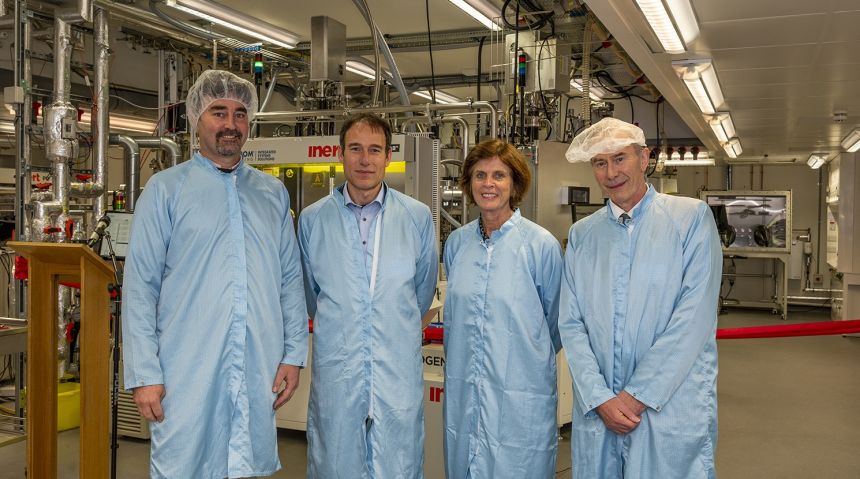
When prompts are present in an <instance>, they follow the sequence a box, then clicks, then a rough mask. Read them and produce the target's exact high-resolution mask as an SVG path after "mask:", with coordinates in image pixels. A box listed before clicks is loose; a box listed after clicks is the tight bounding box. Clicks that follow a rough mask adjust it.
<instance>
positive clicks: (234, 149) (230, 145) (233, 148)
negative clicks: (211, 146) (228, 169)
mask: <svg viewBox="0 0 860 479" xmlns="http://www.w3.org/2000/svg"><path fill="white" fill-rule="evenodd" d="M227 135H232V136H235V137H236V140H235V141H234V140H230V141H227V142H224V143H222V142H221V138H223V137H224V136H227ZM242 143H243V141H242V133H241V132H240V131H239V130H223V131H219V132H218V133H217V134H216V135H215V152H216V153H218V154H219V155H221V156H235V155H236V154H238V153H239V152H240V151H241V150H242Z"/></svg>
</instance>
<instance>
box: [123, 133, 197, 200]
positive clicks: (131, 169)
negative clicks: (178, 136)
mask: <svg viewBox="0 0 860 479" xmlns="http://www.w3.org/2000/svg"><path fill="white" fill-rule="evenodd" d="M110 144H111V145H119V146H122V147H123V148H124V149H125V153H126V166H125V188H126V192H125V193H126V195H125V209H126V211H129V212H134V206H135V204H136V203H137V197H138V195H139V193H140V175H139V173H138V172H139V171H140V150H141V148H146V149H161V150H164V151H165V152H167V153H168V154H169V155H170V166H176V164H177V163H179V157H180V156H181V155H182V148H181V147H180V146H179V144H178V143H176V142H175V141H173V140H171V139H170V138H165V137H160V138H159V137H142V138H133V137H130V136H126V135H110Z"/></svg>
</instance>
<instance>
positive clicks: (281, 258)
mask: <svg viewBox="0 0 860 479" xmlns="http://www.w3.org/2000/svg"><path fill="white" fill-rule="evenodd" d="M186 111H187V114H188V120H189V124H190V125H192V128H195V129H196V130H197V132H198V135H199V140H200V151H199V152H198V153H195V154H194V156H193V158H191V160H190V161H187V162H184V163H182V164H180V165H178V166H175V167H172V168H170V169H167V170H165V171H163V172H160V173H158V174H156V175H155V176H153V177H152V178H151V179H150V180H149V182H148V183H147V185H146V189H145V190H144V192H143V194H142V195H141V197H140V201H139V202H138V204H137V208H136V210H135V214H134V222H133V224H132V236H131V242H130V244H129V251H128V255H127V260H126V270H125V284H124V288H123V289H124V291H123V293H124V294H123V296H124V297H123V319H124V322H123V339H124V344H123V353H124V359H125V387H126V388H127V389H131V390H132V391H133V394H134V401H135V403H136V404H137V407H138V410H139V411H140V414H141V415H142V416H143V417H144V418H146V419H147V420H149V421H152V424H151V432H152V453H151V461H150V475H151V477H153V478H170V479H187V478H192V477H193V478H196V479H199V478H212V479H223V478H224V477H231V478H233V477H249V476H266V475H271V474H273V473H274V472H275V471H277V470H278V469H279V468H280V462H279V461H278V454H277V434H276V430H275V417H274V415H275V411H274V410H275V409H276V408H278V407H280V406H281V405H282V404H283V403H285V402H286V401H288V400H289V399H290V397H291V396H292V394H293V392H294V391H295V389H296V387H297V386H298V381H299V368H301V367H303V366H304V364H305V361H306V360H307V334H308V329H307V312H306V309H305V303H304V294H303V288H302V272H301V263H300V259H299V249H298V244H297V242H296V238H295V233H294V231H293V221H292V217H291V216H290V200H289V195H288V194H287V191H286V189H285V188H284V185H283V184H281V183H280V182H279V181H278V180H277V179H275V178H273V177H271V176H268V175H266V174H264V173H262V172H260V171H258V170H256V169H254V168H252V167H250V166H248V165H247V164H245V163H244V162H242V161H241V153H242V152H241V148H242V145H243V144H244V143H245V140H247V138H248V127H249V121H250V119H251V118H252V116H253V115H254V113H255V112H256V111H257V95H256V92H255V88H254V86H253V85H252V84H251V83H249V82H248V81H246V80H243V79H241V78H239V77H237V76H235V75H233V74H232V73H229V72H224V71H219V70H208V71H205V72H203V74H202V75H201V76H200V77H199V78H198V80H197V82H195V84H194V85H193V86H192V87H191V89H190V90H189V92H188V98H187V100H186ZM284 384H285V388H284V389H283V391H281V392H280V393H279V392H278V391H280V388H281V387H282V386H283V385H284Z"/></svg>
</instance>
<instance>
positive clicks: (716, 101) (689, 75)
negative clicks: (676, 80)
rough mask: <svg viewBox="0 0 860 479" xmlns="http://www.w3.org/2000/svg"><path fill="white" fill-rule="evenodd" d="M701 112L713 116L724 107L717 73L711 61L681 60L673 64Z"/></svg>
mask: <svg viewBox="0 0 860 479" xmlns="http://www.w3.org/2000/svg"><path fill="white" fill-rule="evenodd" d="M672 68H674V69H675V71H676V72H677V73H678V76H679V77H680V78H681V80H683V81H684V85H685V86H686V87H687V90H690V95H692V96H693V100H694V101H695V102H696V105H698V106H699V110H701V111H702V113H704V114H706V115H713V114H715V113H716V112H717V110H719V109H720V108H722V107H723V106H724V103H725V98H723V92H722V90H721V89H720V82H719V80H717V72H716V70H714V65H713V63H712V62H711V60H680V61H676V62H672Z"/></svg>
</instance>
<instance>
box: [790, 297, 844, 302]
mask: <svg viewBox="0 0 860 479" xmlns="http://www.w3.org/2000/svg"><path fill="white" fill-rule="evenodd" d="M785 299H786V300H787V301H830V300H831V299H833V298H831V297H829V296H786V297H785Z"/></svg>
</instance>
